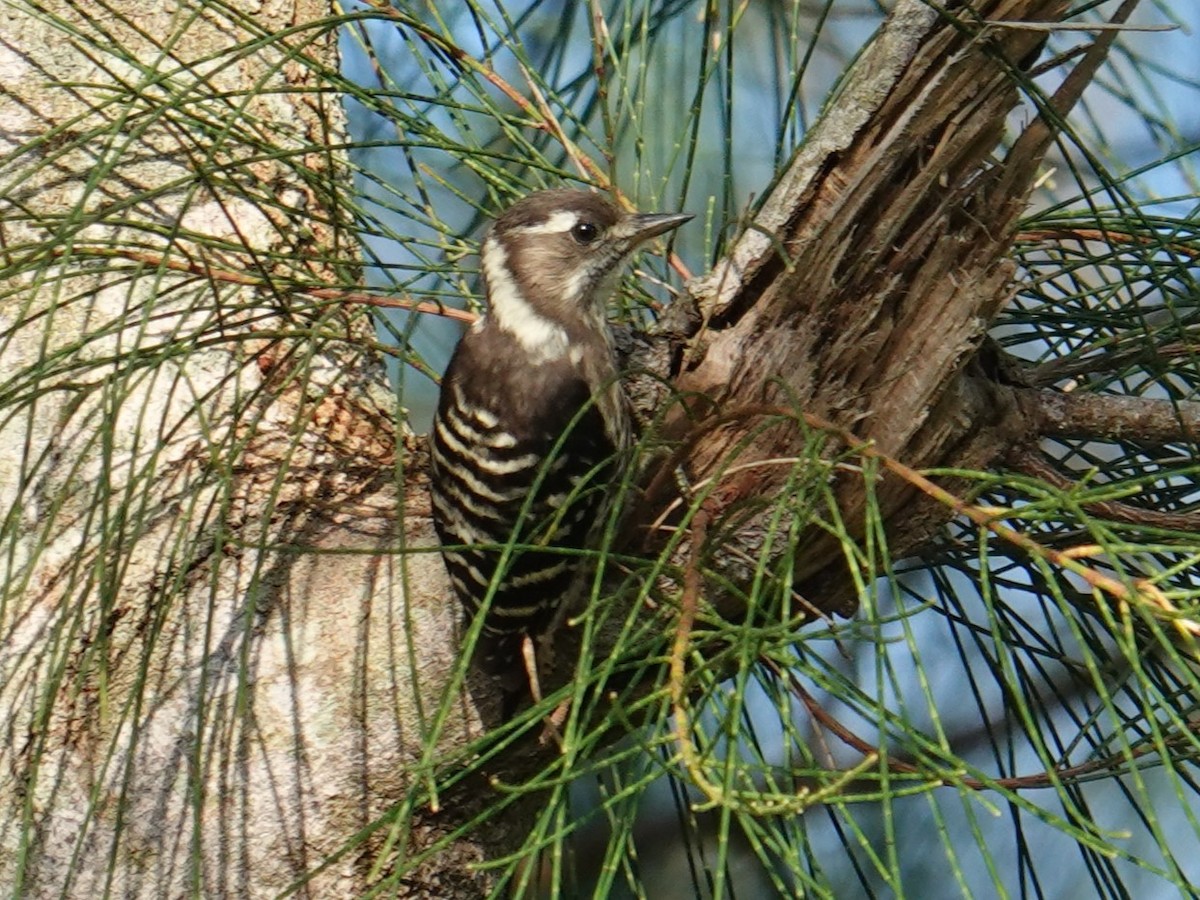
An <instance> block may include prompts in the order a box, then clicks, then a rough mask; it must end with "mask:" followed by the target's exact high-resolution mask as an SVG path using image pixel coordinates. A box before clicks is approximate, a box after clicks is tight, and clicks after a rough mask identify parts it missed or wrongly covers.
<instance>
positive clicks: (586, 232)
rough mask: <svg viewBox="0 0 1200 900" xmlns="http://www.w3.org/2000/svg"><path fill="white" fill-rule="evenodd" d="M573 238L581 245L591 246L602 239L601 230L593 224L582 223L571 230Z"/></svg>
mask: <svg viewBox="0 0 1200 900" xmlns="http://www.w3.org/2000/svg"><path fill="white" fill-rule="evenodd" d="M571 237H573V238H575V240H577V241H579V243H581V244H590V243H591V242H592V241H594V240H595V239H596V238H598V237H600V229H599V228H597V227H596V226H595V225H594V224H593V223H591V222H580V223H579V224H577V225H575V226H574V227H573V228H572V229H571Z"/></svg>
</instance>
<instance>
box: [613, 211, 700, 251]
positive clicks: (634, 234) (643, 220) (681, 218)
mask: <svg viewBox="0 0 1200 900" xmlns="http://www.w3.org/2000/svg"><path fill="white" fill-rule="evenodd" d="M694 218H695V216H693V215H692V214H691V213H637V214H636V215H632V216H630V217H629V219H628V220H627V221H628V225H627V226H626V227H627V228H628V229H629V231H628V234H629V243H630V244H631V245H632V244H640V243H641V242H642V241H647V240H649V239H650V238H652V237H655V236H657V235H660V234H663V233H664V232H667V231H670V230H671V229H672V228H678V227H679V226H680V225H682V224H683V223H684V222H686V221H688V220H689V219H694Z"/></svg>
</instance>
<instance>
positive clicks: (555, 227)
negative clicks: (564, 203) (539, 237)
mask: <svg viewBox="0 0 1200 900" xmlns="http://www.w3.org/2000/svg"><path fill="white" fill-rule="evenodd" d="M578 223H579V216H578V215H576V214H575V213H573V212H568V211H566V210H559V211H558V212H556V213H555V214H554V215H552V216H551V217H550V218H548V219H547V220H546V221H545V222H541V223H540V224H537V225H525V226H523V227H521V228H514V229H513V232H515V233H517V234H562V233H563V232H564V231H570V230H571V229H572V228H574V227H575V226H576V225H577V224H578Z"/></svg>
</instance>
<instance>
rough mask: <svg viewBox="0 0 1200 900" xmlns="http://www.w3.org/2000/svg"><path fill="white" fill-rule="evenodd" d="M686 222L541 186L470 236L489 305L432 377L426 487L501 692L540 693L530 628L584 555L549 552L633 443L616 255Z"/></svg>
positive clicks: (577, 530)
mask: <svg viewBox="0 0 1200 900" xmlns="http://www.w3.org/2000/svg"><path fill="white" fill-rule="evenodd" d="M690 218H692V217H691V216H690V215H686V214H672V213H665V214H660V213H654V214H641V213H625V212H622V211H621V210H619V209H618V208H617V207H616V206H615V205H613V204H612V203H610V202H609V201H608V200H606V199H604V198H603V197H600V196H598V195H596V194H591V193H588V192H586V191H578V190H554V191H541V192H538V193H535V194H532V195H530V196H528V197H525V198H524V199H522V200H520V201H518V202H517V203H515V204H513V206H511V207H510V208H509V209H508V210H507V211H505V212H504V213H503V214H502V215H501V216H500V217H499V218H498V219H496V221H495V223H494V224H493V225H492V227H491V229H490V230H489V232H488V234H487V236H486V237H485V239H484V241H483V245H482V248H481V252H480V256H481V262H482V266H481V268H482V274H483V283H484V289H485V292H486V301H487V311H486V314H485V315H484V316H482V317H481V318H480V319H479V320H478V321H476V322H475V324H474V325H473V326H472V327H471V328H470V329H469V330H468V331H467V332H466V334H464V335H463V338H462V340H461V341H459V344H458V346H457V347H456V348H455V351H454V354H453V356H452V357H451V359H450V364H449V367H448V368H447V370H446V374H445V376H444V377H443V379H442V385H441V396H440V398H439V403H438V410H437V415H436V416H435V419H434V425H433V431H432V433H431V440H430V449H431V461H432V485H431V487H432V490H431V493H432V499H433V515H434V524H435V526H436V528H437V532H438V537H439V538H440V540H441V543H442V557H443V559H444V560H445V563H446V568H447V571H448V573H449V575H450V581H451V583H452V584H453V586H454V590H455V592H456V593H457V595H458V597H459V599H460V600H461V601H462V603H463V605H464V606H465V607H466V611H467V614H468V616H469V617H473V616H475V615H476V614H478V613H479V612H480V610H481V609H484V610H485V612H484V621H483V626H482V636H481V638H480V642H479V645H478V646H477V649H476V657H475V659H476V662H477V664H479V665H480V667H481V668H482V669H484V670H485V671H487V672H489V673H491V674H492V675H494V676H496V677H497V678H498V679H500V680H501V681H502V683H506V686H507V689H508V690H509V691H511V690H513V689H514V688H517V687H519V685H520V683H521V680H522V679H521V673H522V672H523V671H525V672H526V673H527V674H528V676H529V683H530V687H531V689H532V691H533V693H534V696H535V699H537V681H536V667H535V665H534V663H533V661H532V651H531V648H532V640H533V639H536V638H538V637H539V636H541V635H543V634H544V633H546V632H547V631H548V630H549V629H552V627H553V626H554V625H555V624H556V622H557V620H558V619H559V617H560V616H561V615H562V614H563V613H565V611H566V610H567V608H569V606H570V604H571V602H572V600H573V596H572V595H573V594H574V592H575V591H577V590H578V588H579V586H580V585H579V582H578V581H577V579H578V578H579V576H580V571H581V563H582V556H581V554H580V553H578V552H576V553H570V552H567V553H563V552H555V551H563V550H566V551H571V550H574V551H579V550H583V549H586V548H587V547H588V546H589V541H590V539H591V538H592V536H593V533H594V532H595V531H596V530H597V527H598V526H601V525H602V524H603V523H602V520H603V519H604V518H605V515H604V513H605V512H606V510H607V500H608V499H609V498H608V496H607V495H608V493H609V492H610V490H611V488H612V484H613V482H614V481H615V480H616V479H617V477H618V475H619V472H620V466H621V465H622V460H623V457H624V456H625V455H626V454H627V452H628V450H629V448H630V445H631V441H632V435H631V428H630V418H629V412H628V408H627V406H626V399H625V396H624V394H623V392H622V390H621V386H620V384H619V381H618V377H617V375H618V373H617V360H616V355H615V351H614V344H613V334H612V330H611V328H610V327H609V324H608V317H607V307H608V301H609V299H610V297H611V296H612V293H613V291H614V289H615V287H616V285H617V282H618V280H619V279H620V274H621V268H622V263H624V262H625V260H627V259H628V258H629V256H630V255H631V254H632V253H633V251H634V249H635V248H636V247H637V246H638V245H639V244H641V243H642V242H643V241H645V240H647V239H649V238H652V237H654V236H655V235H659V234H663V233H664V232H666V231H670V230H671V229H673V228H677V227H678V226H680V225H682V224H683V223H684V222H686V221H687V220H688V219H690ZM506 547H507V548H509V549H508V550H507V552H506V550H505V548H506ZM530 547H535V548H548V549H546V550H542V549H529V548H530ZM506 556H507V558H505V557H506ZM489 593H490V594H491V600H490V602H486V601H487V598H488V596H489ZM522 655H524V659H525V663H524V669H522V666H521V658H522Z"/></svg>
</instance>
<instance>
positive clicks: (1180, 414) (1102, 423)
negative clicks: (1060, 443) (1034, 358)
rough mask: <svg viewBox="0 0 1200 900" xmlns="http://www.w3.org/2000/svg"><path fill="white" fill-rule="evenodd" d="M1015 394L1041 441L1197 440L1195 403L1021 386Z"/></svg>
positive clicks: (1199, 419) (1199, 423)
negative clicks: (1062, 439) (1064, 391)
mask: <svg viewBox="0 0 1200 900" xmlns="http://www.w3.org/2000/svg"><path fill="white" fill-rule="evenodd" d="M1017 394H1018V395H1019V396H1020V397H1021V398H1022V401H1023V402H1024V403H1025V404H1026V408H1027V409H1030V410H1032V411H1033V415H1034V417H1035V420H1036V424H1035V428H1036V429H1037V432H1038V433H1039V434H1041V435H1043V436H1044V437H1062V438H1080V439H1092V440H1111V441H1135V442H1138V443H1144V444H1169V443H1174V442H1176V441H1186V442H1188V443H1193V444H1194V443H1195V442H1196V440H1197V438H1200V403H1196V402H1191V401H1184V400H1154V399H1150V398H1148V397H1124V396H1120V395H1116V394H1089V393H1071V394H1065V393H1062V392H1059V391H1046V390H1032V389H1023V388H1022V389H1017Z"/></svg>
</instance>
